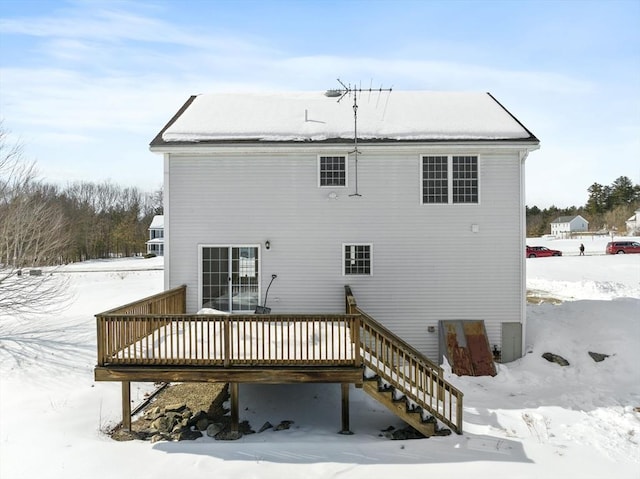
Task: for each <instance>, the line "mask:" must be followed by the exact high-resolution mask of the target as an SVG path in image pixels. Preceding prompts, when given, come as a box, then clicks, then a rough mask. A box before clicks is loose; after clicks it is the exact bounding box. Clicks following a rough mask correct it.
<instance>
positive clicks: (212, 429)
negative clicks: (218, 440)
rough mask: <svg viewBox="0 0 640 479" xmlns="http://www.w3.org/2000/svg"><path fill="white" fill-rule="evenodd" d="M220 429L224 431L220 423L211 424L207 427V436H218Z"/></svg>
mask: <svg viewBox="0 0 640 479" xmlns="http://www.w3.org/2000/svg"><path fill="white" fill-rule="evenodd" d="M220 431H222V428H221V427H220V424H209V426H208V427H207V436H209V437H216V435H217V434H218V433H220Z"/></svg>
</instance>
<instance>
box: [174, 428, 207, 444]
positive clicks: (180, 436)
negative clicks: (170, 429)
mask: <svg viewBox="0 0 640 479" xmlns="http://www.w3.org/2000/svg"><path fill="white" fill-rule="evenodd" d="M200 437H202V433H201V432H200V431H192V430H191V429H182V430H181V431H179V432H177V433H175V434H172V435H171V438H172V439H173V440H174V441H193V440H195V439H198V438H200Z"/></svg>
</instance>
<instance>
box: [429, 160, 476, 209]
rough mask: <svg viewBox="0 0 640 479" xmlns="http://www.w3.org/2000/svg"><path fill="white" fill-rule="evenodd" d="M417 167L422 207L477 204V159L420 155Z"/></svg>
mask: <svg viewBox="0 0 640 479" xmlns="http://www.w3.org/2000/svg"><path fill="white" fill-rule="evenodd" d="M421 167H422V168H421V169H422V203H423V204H452V203H453V204H460V203H472V204H473V203H478V202H479V176H478V157H477V156H474V155H466V156H461V155H438V156H423V157H422V165H421Z"/></svg>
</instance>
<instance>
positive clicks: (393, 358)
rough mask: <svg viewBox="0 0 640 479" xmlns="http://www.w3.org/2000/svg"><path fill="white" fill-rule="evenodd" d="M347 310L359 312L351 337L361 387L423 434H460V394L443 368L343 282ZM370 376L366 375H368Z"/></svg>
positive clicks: (351, 312)
mask: <svg viewBox="0 0 640 479" xmlns="http://www.w3.org/2000/svg"><path fill="white" fill-rule="evenodd" d="M345 299H346V312H347V313H348V314H359V315H360V316H361V321H360V328H359V331H356V332H355V334H354V338H353V340H354V341H355V342H356V344H359V345H360V354H361V357H362V362H363V365H364V366H365V379H368V380H365V381H364V384H363V389H364V390H365V391H366V392H367V394H369V395H370V396H372V397H373V398H375V399H376V400H378V401H379V402H380V403H381V404H383V405H385V406H386V407H387V408H388V409H389V410H390V411H391V412H393V413H394V414H396V415H397V416H398V417H400V418H401V419H402V420H403V421H405V422H406V423H407V424H409V425H410V426H412V427H413V428H414V429H416V430H417V431H418V432H420V433H421V434H423V435H424V436H427V437H429V436H433V435H436V434H437V435H444V434H446V432H445V431H446V429H442V428H440V427H439V426H438V422H440V423H442V424H444V425H445V426H447V427H449V428H451V429H452V430H453V431H454V432H456V433H458V434H462V410H463V394H462V392H461V391H459V390H458V389H456V388H455V387H454V386H453V385H452V384H451V383H449V382H447V381H446V380H445V379H444V377H443V370H442V368H441V367H440V366H439V365H437V364H435V363H433V362H432V361H430V360H429V359H428V358H427V357H425V356H424V355H423V354H422V353H420V352H419V351H417V350H416V349H414V348H413V347H412V346H410V345H409V344H407V343H406V342H405V341H403V340H402V339H400V338H399V337H398V336H396V335H395V334H394V333H392V332H391V331H389V330H388V329H387V328H385V327H384V326H382V325H381V324H380V323H378V322H377V321H375V320H374V319H373V318H372V317H371V316H369V315H368V314H366V313H365V312H364V311H362V310H361V309H360V308H358V305H357V303H356V300H355V297H354V296H353V294H352V292H351V288H350V287H349V286H345ZM369 378H371V379H369Z"/></svg>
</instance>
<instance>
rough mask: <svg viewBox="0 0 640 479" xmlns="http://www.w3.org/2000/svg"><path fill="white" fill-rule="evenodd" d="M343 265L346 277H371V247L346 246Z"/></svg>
mask: <svg viewBox="0 0 640 479" xmlns="http://www.w3.org/2000/svg"><path fill="white" fill-rule="evenodd" d="M343 264H344V274H345V275H354V274H358V275H371V245H370V244H346V245H344V255H343Z"/></svg>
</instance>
